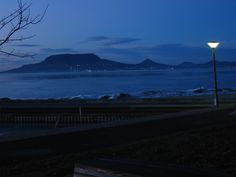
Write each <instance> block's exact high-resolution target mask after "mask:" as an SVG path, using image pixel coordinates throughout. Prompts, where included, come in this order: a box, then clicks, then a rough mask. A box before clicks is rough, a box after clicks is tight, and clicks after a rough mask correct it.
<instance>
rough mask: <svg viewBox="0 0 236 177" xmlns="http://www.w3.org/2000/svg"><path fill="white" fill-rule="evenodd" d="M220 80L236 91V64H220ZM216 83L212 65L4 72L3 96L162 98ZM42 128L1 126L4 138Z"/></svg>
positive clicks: (0, 78)
mask: <svg viewBox="0 0 236 177" xmlns="http://www.w3.org/2000/svg"><path fill="white" fill-rule="evenodd" d="M217 80H218V84H219V88H220V89H219V90H220V94H232V93H236V68H218V70H217ZM213 87H214V80H213V72H212V70H211V69H210V68H209V69H176V70H175V69H169V70H148V71H140V70H139V71H83V72H71V73H27V74H0V98H10V99H46V100H47V99H65V98H66V99H80V98H81V99H100V98H102V97H103V96H109V98H110V99H115V98H116V97H119V95H120V94H128V95H130V96H132V97H135V98H160V97H175V96H192V95H208V94H212V93H213ZM38 131H42V129H35V128H24V129H22V128H14V127H1V126H0V140H2V139H3V138H5V139H8V138H14V137H18V136H23V137H24V136H25V135H27V134H33V133H37V132H38ZM43 131H44V130H43ZM46 131H47V130H46Z"/></svg>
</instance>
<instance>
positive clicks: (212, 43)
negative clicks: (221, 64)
mask: <svg viewBox="0 0 236 177" xmlns="http://www.w3.org/2000/svg"><path fill="white" fill-rule="evenodd" d="M219 44H220V43H219V42H216V41H212V42H208V46H209V47H210V48H211V49H212V59H213V70H214V87H215V89H214V93H215V98H214V106H215V107H216V108H218V107H219V96H218V85H217V77H216V48H217V47H218V46H219Z"/></svg>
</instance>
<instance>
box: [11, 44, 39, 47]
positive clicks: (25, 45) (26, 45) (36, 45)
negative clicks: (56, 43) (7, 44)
mask: <svg viewBox="0 0 236 177" xmlns="http://www.w3.org/2000/svg"><path fill="white" fill-rule="evenodd" d="M11 46H13V47H40V46H41V45H39V44H15V45H11Z"/></svg>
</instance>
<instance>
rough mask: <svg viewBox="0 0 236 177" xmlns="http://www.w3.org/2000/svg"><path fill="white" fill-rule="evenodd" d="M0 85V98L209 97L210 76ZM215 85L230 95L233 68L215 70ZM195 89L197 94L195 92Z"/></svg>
mask: <svg viewBox="0 0 236 177" xmlns="http://www.w3.org/2000/svg"><path fill="white" fill-rule="evenodd" d="M0 82H1V85H0V97H1V98H6V97H8V98H11V99H49V98H75V97H81V98H99V97H100V96H103V95H110V96H114V95H118V94H119V93H128V94H132V95H134V96H138V97H168V96H177V95H191V94H209V93H210V91H211V90H212V88H213V73H212V70H211V69H182V70H181V69H178V70H160V71H112V72H110V71H99V72H96V71H92V72H73V73H27V74H0ZM218 82H219V88H221V89H224V90H223V93H230V92H234V91H235V89H236V69H235V68H231V69H229V68H219V69H218ZM198 88H200V90H201V91H199V92H197V91H196V90H195V89H198ZM198 90H199V89H198ZM195 91H196V92H195Z"/></svg>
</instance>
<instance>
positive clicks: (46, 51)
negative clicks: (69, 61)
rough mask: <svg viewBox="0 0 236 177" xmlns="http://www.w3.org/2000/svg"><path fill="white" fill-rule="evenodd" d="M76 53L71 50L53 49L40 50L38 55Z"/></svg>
mask: <svg viewBox="0 0 236 177" xmlns="http://www.w3.org/2000/svg"><path fill="white" fill-rule="evenodd" d="M76 52H77V51H75V50H74V49H72V48H58V49H54V48H42V49H41V50H40V53H46V54H57V53H76Z"/></svg>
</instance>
